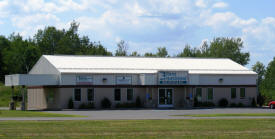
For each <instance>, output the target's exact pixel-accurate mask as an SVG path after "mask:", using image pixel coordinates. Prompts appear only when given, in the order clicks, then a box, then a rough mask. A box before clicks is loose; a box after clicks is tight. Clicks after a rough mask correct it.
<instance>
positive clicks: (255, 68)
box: [252, 61, 265, 106]
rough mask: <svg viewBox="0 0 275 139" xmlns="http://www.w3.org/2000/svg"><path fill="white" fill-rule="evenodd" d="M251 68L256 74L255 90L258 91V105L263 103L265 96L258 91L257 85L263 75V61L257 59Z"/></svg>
mask: <svg viewBox="0 0 275 139" xmlns="http://www.w3.org/2000/svg"><path fill="white" fill-rule="evenodd" d="M252 70H253V71H254V72H256V73H257V74H258V79H257V86H258V88H257V91H258V96H257V102H258V104H259V105H260V106H262V105H263V103H264V99H265V97H264V95H262V93H261V92H260V90H259V86H260V85H261V83H262V79H263V76H264V74H265V66H264V64H263V63H261V62H259V61H257V62H256V64H255V65H253V66H252Z"/></svg>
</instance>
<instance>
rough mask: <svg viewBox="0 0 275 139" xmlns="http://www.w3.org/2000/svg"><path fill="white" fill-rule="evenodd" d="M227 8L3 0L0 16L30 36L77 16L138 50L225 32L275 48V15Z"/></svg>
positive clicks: (152, 0) (146, 1)
mask: <svg viewBox="0 0 275 139" xmlns="http://www.w3.org/2000/svg"><path fill="white" fill-rule="evenodd" d="M11 5H13V7H10V6H11ZM226 7H228V4H227V3H225V2H224V1H222V0H210V1H206V0H195V1H193V0H162V1H159V0H131V1H120V0H78V1H75V0H60V1H53V0H14V1H8V0H2V1H1V0H0V18H6V19H4V20H3V21H5V23H6V20H7V22H8V21H9V20H10V21H11V22H12V24H11V26H12V27H13V28H14V30H15V31H18V32H21V34H22V35H26V36H32V35H33V34H34V33H35V32H36V31H37V29H39V28H44V27H45V26H48V25H54V26H56V27H57V28H60V29H61V28H66V29H67V28H69V26H70V22H71V20H72V19H75V20H76V21H77V22H80V28H79V30H80V34H83V35H89V37H90V38H91V39H92V40H94V41H99V40H100V41H101V42H103V43H104V45H105V46H107V47H108V48H110V47H111V48H113V47H115V44H116V43H117V42H116V41H117V40H121V39H122V40H125V41H128V42H129V46H130V49H133V50H140V49H142V51H143V52H144V51H145V52H147V51H150V50H155V48H156V47H159V46H167V47H169V48H168V49H169V50H171V51H172V52H174V53H177V52H178V50H179V49H181V48H182V47H183V46H184V45H185V44H186V43H189V44H191V45H193V46H199V44H200V42H201V40H204V39H205V38H206V39H209V40H211V39H212V38H213V37H219V36H225V37H242V38H243V39H244V40H245V42H247V43H245V49H247V50H250V51H253V53H254V54H255V53H256V52H255V51H256V50H263V49H268V50H270V51H271V49H272V50H275V42H274V38H275V18H274V17H266V18H263V19H260V20H259V19H255V18H253V17H247V18H242V17H240V16H239V15H238V14H236V13H234V12H232V11H230V9H229V8H226ZM216 8H220V9H219V10H218V12H217V10H216ZM3 9H5V10H3ZM15 9H16V10H15ZM221 10H222V11H221ZM64 15H66V16H64ZM63 16H64V17H63ZM1 21H2V20H1ZM0 24H1V23H0ZM192 43H193V44H192ZM131 47H133V48H131ZM270 51H269V52H270ZM255 55H256V54H255ZM258 56H260V55H258Z"/></svg>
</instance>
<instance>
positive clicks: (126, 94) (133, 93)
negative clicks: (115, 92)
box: [126, 88, 134, 101]
mask: <svg viewBox="0 0 275 139" xmlns="http://www.w3.org/2000/svg"><path fill="white" fill-rule="evenodd" d="M128 90H132V99H131V100H129V99H128ZM126 99H127V101H134V88H127V89H126Z"/></svg>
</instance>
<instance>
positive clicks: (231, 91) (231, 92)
mask: <svg viewBox="0 0 275 139" xmlns="http://www.w3.org/2000/svg"><path fill="white" fill-rule="evenodd" d="M233 89H234V90H235V92H234V94H235V95H234V96H235V97H232V96H233ZM230 94H231V97H230V98H231V99H236V98H237V88H231V90H230Z"/></svg>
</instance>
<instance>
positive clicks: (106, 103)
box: [101, 97, 112, 108]
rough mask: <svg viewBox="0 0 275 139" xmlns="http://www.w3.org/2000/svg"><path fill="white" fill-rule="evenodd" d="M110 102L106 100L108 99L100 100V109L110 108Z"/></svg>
mask: <svg viewBox="0 0 275 139" xmlns="http://www.w3.org/2000/svg"><path fill="white" fill-rule="evenodd" d="M111 105H112V104H111V101H110V100H109V99H108V98H106V97H105V98H103V99H102V100H101V107H102V108H111Z"/></svg>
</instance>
